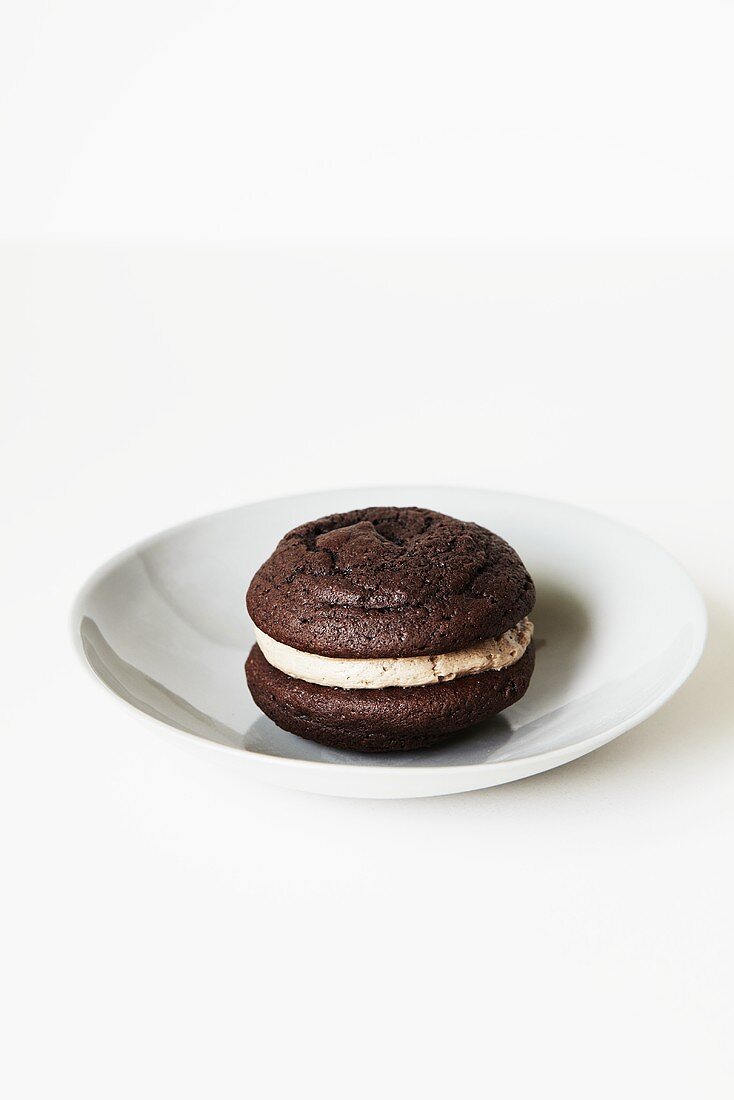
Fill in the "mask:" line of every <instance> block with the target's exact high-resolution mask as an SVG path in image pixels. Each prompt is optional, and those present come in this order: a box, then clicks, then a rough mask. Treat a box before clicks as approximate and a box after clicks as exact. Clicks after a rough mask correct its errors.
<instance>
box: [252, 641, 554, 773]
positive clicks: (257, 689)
mask: <svg viewBox="0 0 734 1100" xmlns="http://www.w3.org/2000/svg"><path fill="white" fill-rule="evenodd" d="M534 662H535V650H534V647H533V645H532V643H531V645H530V646H529V647H528V649H527V650H526V651H525V654H524V656H523V657H521V658H520V660H519V661H517V662H516V663H515V664H514V665H509V666H508V667H507V668H503V669H501V670H500V671H499V672H494V671H490V672H480V673H478V674H476V675H474V676H463V677H461V678H460V679H458V680H450V681H448V682H446V683H443V684H427V685H426V686H425V687H412V688H399V687H398V688H380V689H369V688H365V689H362V688H357V689H352V690H345V689H344V688H333V687H321V686H320V685H318V684H309V683H307V682H306V681H305V680H295V679H293V678H292V677H290V676H286V675H285V673H284V672H280V670H279V669H277V668H273V666H272V665H270V664H268V662H267V661H266V660H265V658H264V657H263V655H262V653H261V651H260V649H259V648H258V646H253V647H252V649H251V650H250V655H249V657H248V658H247V663H246V665H245V671H246V673H247V682H248V684H249V687H250V691H251V692H252V697H253V699H254V700H255V702H256V703H257V705H258V706H259V707H260V709H261V710H263V711H264V712H265V713H266V714H267V715H268V717H269V718H272V720H273V721H274V722H275V723H276V724H277V725H278V726H280V727H281V728H282V729H285V730H290V731H291V733H297V734H298V735H299V736H300V737H305V738H307V739H308V740H309V741H319V742H320V743H321V744H322V745H329V746H330V747H332V748H343V749H356V750H359V751H360V752H388V751H391V750H396V749H420V748H427V747H428V746H429V745H435V744H437V743H438V742H439V741H443V740H445V738H447V737H449V736H450V735H451V734H452V733H456V732H458V731H459V730H463V729H466V728H467V727H468V726H472V725H474V724H475V723H477V722H481V721H483V720H484V719H486V718H489V717H490V716H491V715H493V714H497V713H498V712H499V711H501V710H504V709H505V707H509V706H511V705H512V704H513V703H515V702H517V700H518V699H520V698H521V696H523V695H524V694H525V691H526V690H527V686H528V684H529V682H530V676H531V674H532V671H533V664H534Z"/></svg>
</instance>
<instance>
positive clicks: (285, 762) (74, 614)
mask: <svg viewBox="0 0 734 1100" xmlns="http://www.w3.org/2000/svg"><path fill="white" fill-rule="evenodd" d="M416 489H419V490H421V492H432V491H436V492H449V493H451V492H457V493H483V494H490V495H492V496H501V497H506V498H508V499H514V500H522V501H528V502H531V501H532V502H535V503H537V504H544V505H551V506H554V507H558V508H561V509H568V510H569V511H573V512H577V513H580V514H582V515H584V516H590V517H592V518H594V519H597V520H601V521H602V522H603V523H605V524H609V525H611V526H613V527H616V528H617V529H618V530H622V531H624V532H625V533H626V534H627V535H632V536H633V537H634V538H636V539H638V540H640V541H642V542H644V543H647V544H648V546H652V547H654V548H655V550H656V551H657V552H658V553H660V554H662V555H664V556H665V557H666V558H668V560H669V561H670V562H671V563H672V564H673V565H674V566H675V568H676V569H677V571H678V573H679V574H680V578H681V580H682V581H683V583H684V584H685V585H686V586H687V587H688V590H689V594H690V596H691V597H692V606H693V607H694V609H695V620H694V637H693V641H692V646H691V651H690V654H689V657H688V660H687V662H686V663H685V664H684V665H683V666H682V667H681V670H680V671H679V673H678V675H677V676H676V677H674V678H673V680H672V681H671V682H670V684H668V685H666V686H665V687H664V688H663V689H662V690H661V691H660V692H659V693H658V695H656V696H655V698H654V699H653V700H651V701H650V702H648V703H647V704H645V706H643V707H640V709H639V710H637V711H635V712H634V713H633V714H632V715H629V716H628V717H627V718H625V719H623V720H622V721H621V722H618V723H617V724H616V725H614V726H611V727H610V728H609V729H605V730H604V731H602V732H601V733H595V734H592V735H591V736H590V737H588V738H585V739H583V740H581V741H576V742H574V744H573V745H571V746H563V747H560V748H554V749H546V750H545V751H543V752H539V753H532V754H530V755H528V756H522V757H519V758H518V759H513V760H497V761H483V762H478V763H477V762H475V763H470V764H439V765H435V766H433V767H430V768H429V767H426V766H424V765H421V764H408V765H405V766H401V767H399V768H395V767H392V766H391V765H388V764H379V763H373V764H351V763H342V762H338V761H329V760H307V759H302V758H299V757H289V756H273V755H271V754H270V753H260V752H258V753H255V752H252V751H250V750H248V749H247V748H236V747H235V746H234V745H226V744H222V743H221V742H218V741H210V740H208V739H207V738H204V737H200V736H199V735H198V734H195V733H191V732H190V731H189V730H185V729H182V728H181V727H180V726H177V725H176V724H175V723H172V722H166V721H164V720H163V719H161V718H157V717H155V716H154V715H151V714H147V713H146V712H145V711H143V710H141V709H140V708H139V707H137V706H135V705H134V704H132V703H129V702H128V701H127V700H126V699H123V698H122V696H121V695H119V694H118V693H117V692H116V691H115V690H114V688H112V687H111V686H110V684H108V683H107V682H106V681H105V680H104V679H102V677H101V676H99V675H98V674H97V672H95V670H94V668H93V667H92V665H91V663H90V662H89V659H88V657H87V655H86V652H85V649H84V642H83V638H82V634H81V630H80V624H81V621H82V618H83V615H82V608H83V605H84V602H85V599H86V598H87V597H88V595H89V593H90V592H91V591H92V590H93V589H94V588H95V586H97V585H98V584H99V583H100V582H101V581H102V580H103V579H104V577H105V576H106V575H107V574H108V573H110V572H111V571H112V570H113V569H114V568H115V567H116V566H118V565H119V564H121V563H122V562H124V561H125V560H127V559H128V558H129V557H130V556H131V555H132V554H133V553H138V552H140V551H141V550H144V549H145V548H146V547H148V546H150V545H151V544H152V543H154V542H157V541H158V540H159V539H162V538H165V537H166V536H169V535H172V534H174V533H177V532H181V531H184V530H186V529H187V528H188V527H193V526H194V525H196V524H199V523H205V522H206V521H207V520H210V519H214V518H215V517H219V516H225V515H228V514H229V513H231V512H239V511H241V510H242V509H245V508H254V507H257V506H258V505H262V504H270V503H281V504H286V503H288V502H290V501H296V500H305V499H308V498H309V497H318V496H323V495H325V494H329V493H334V494H336V493H345V492H360V493H365V492H369V493H372V492H382V491H383V490H384V491H390V492H393V493H395V492H402V491H412V490H416ZM69 627H70V633H71V642H72V645H73V648H74V651H75V653H76V654H77V656H78V658H79V660H80V662H81V664H82V665H83V666H84V668H85V669H86V671H87V673H88V675H89V676H91V678H92V679H93V680H94V682H95V683H96V684H97V685H99V687H101V688H102V689H103V690H104V691H105V693H106V694H107V695H108V696H110V695H111V696H113V697H114V698H115V699H117V701H118V703H119V704H120V705H121V706H123V707H125V708H126V710H129V711H132V713H133V714H134V715H136V716H137V717H138V718H139V719H141V720H143V721H145V722H146V723H151V724H152V725H154V726H155V728H156V729H158V730H159V731H161V732H162V731H173V732H174V733H175V734H176V735H178V736H183V737H186V738H187V739H189V740H190V741H191V742H194V743H195V744H196V745H197V747H202V746H208V747H209V748H212V749H218V750H220V751H224V752H225V753H227V754H233V756H234V758H240V759H246V760H247V761H248V762H250V763H252V764H253V765H255V766H257V765H259V764H262V765H264V764H267V765H269V766H272V765H274V766H276V767H278V768H280V769H282V770H287V769H291V770H293V769H295V770H298V771H301V770H305V771H314V770H316V771H323V770H324V769H327V770H328V771H329V772H330V773H331V774H333V773H335V772H342V773H347V774H349V775H352V776H354V775H373V776H377V775H379V776H380V777H381V778H385V777H386V776H388V775H390V776H395V777H399V776H412V777H419V776H420V777H425V778H428V777H440V776H441V775H443V774H450V775H452V776H459V775H469V774H474V775H476V776H477V778H478V777H479V775H480V773H481V772H482V771H485V772H488V773H495V774H501V773H502V772H505V771H507V772H510V773H511V772H512V771H518V770H519V771H521V772H522V773H523V774H522V775H516V776H513V775H511V774H508V775H507V776H506V778H505V779H500V780H499V783H501V782H509V781H511V780H512V779H521V778H527V777H529V776H531V775H534V774H538V772H542V771H549V770H551V769H552V768H554V767H558V766H560V765H562V764H566V763H571V761H572V760H576V759H578V758H579V757H581V756H585V755H587V754H588V753H589V752H593V751H594V749H596V748H601V747H602V746H603V745H605V744H608V743H609V742H610V741H613V740H615V739H616V738H617V737H620V736H621V735H622V734H623V733H626V732H627V731H628V730H630V729H632V728H634V727H635V726H638V725H640V724H641V723H642V722H644V721H646V719H648V718H650V717H651V716H652V715H653V714H655V713H656V711H658V710H659V709H660V708H661V707H662V706H664V705H665V703H667V702H668V700H669V699H670V698H672V696H673V695H675V693H676V692H677V691H678V690H679V689H680V688H681V687H682V686H683V684H684V683H685V682H686V680H687V679H688V678H689V676H690V675H691V673H692V672H693V671H694V669H695V668H696V666H697V665H698V662H699V661H700V659H701V655H702V653H703V651H704V648H705V646H706V639H707V634H708V612H707V609H706V602H705V600H704V598H703V595H702V594H701V592H700V590H699V588H698V586H697V585H696V584H695V582H694V581H693V579H692V577H691V575H690V574H689V573H688V571H687V570H686V568H685V567H684V566H683V565H682V564H681V562H680V561H679V560H678V558H676V557H675V555H674V554H671V553H670V551H669V550H667V549H666V548H665V547H664V546H662V545H661V544H660V543H659V542H657V541H656V540H655V539H653V538H651V537H650V536H649V535H646V534H644V533H643V532H642V531H640V530H639V529H638V528H636V527H633V526H632V525H631V524H627V523H624V522H623V521H620V520H617V519H614V518H612V517H610V516H608V515H606V514H605V513H603V512H599V511H596V510H595V509H592V508H586V507H585V506H583V505H579V504H574V503H569V502H567V501H563V500H557V499H556V498H553V497H544V496H539V495H537V494H533V493H516V492H512V491H509V490H503V489H491V488H488V487H486V486H476V485H435V484H434V485H428V484H413V485H404V484H381V485H371V484H370V485H349V486H339V487H331V488H324V489H313V490H309V491H308V492H305V493H285V494H283V495H279V496H269V497H260V498H258V499H256V500H251V501H245V502H244V503H241V504H235V505H232V506H231V507H229V508H220V509H216V510H215V511H212V512H205V513H204V514H203V515H199V516H193V517H191V518H190V519H188V520H183V521H182V522H180V523H174V524H171V525H170V526H169V527H165V528H163V529H162V530H159V531H155V532H153V533H152V534H150V535H148V536H146V537H144V538H142V539H138V540H137V541H136V542H134V543H131V544H129V545H128V546H126V547H125V548H123V549H122V550H120V551H118V552H117V553H116V554H114V555H113V556H112V557H110V558H108V559H107V560H106V561H104V562H102V564H101V565H99V566H98V567H97V568H96V569H95V570H93V572H92V573H91V574H90V575H89V576H88V577H87V579H86V580H85V581H84V583H83V584H82V586H81V587H80V588H79V589H78V591H77V593H76V595H75V597H74V599H73V601H72V603H71V607H70V612H69ZM569 752H571V755H569ZM554 761H555V762H554ZM538 763H541V764H545V765H546V766H545V767H540V768H534V767H533V765H535V764H538ZM526 768H527V769H529V770H525V769H526ZM499 783H498V784H493V785H499ZM485 785H486V784H485Z"/></svg>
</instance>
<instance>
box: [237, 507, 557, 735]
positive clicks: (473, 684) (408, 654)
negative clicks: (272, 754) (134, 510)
mask: <svg viewBox="0 0 734 1100" xmlns="http://www.w3.org/2000/svg"><path fill="white" fill-rule="evenodd" d="M534 602H535V588H534V586H533V582H532V580H531V579H530V576H529V575H528V573H527V571H526V569H525V567H524V565H523V564H522V562H521V561H520V558H519V557H518V556H517V554H516V553H515V551H514V550H513V549H512V547H511V546H509V545H508V544H507V543H506V542H505V541H504V540H503V539H501V538H500V537H499V535H495V534H493V533H492V532H491V531H488V530H486V528H484V527H479V526H478V525H477V524H475V523H464V522H462V521H461V520H458V519H452V518H451V517H450V516H444V515H441V514H440V513H439V512H432V511H429V510H428V509H426V508H364V509H361V510H358V511H354V512H344V513H341V514H337V515H333V516H326V517H325V518H323V519H317V520H314V521H313V522H312V523H305V524H303V525H302V526H301V527H296V528H295V529H294V530H293V531H290V532H289V533H288V534H287V535H285V536H284V538H282V539H281V541H280V542H279V543H278V545H277V547H276V548H275V551H274V553H273V554H272V555H271V557H269V558H268V560H267V561H266V562H265V564H264V565H263V566H261V568H260V569H259V570H258V571H257V573H256V574H255V576H254V577H253V579H252V583H251V584H250V587H249V590H248V592H247V609H248V611H249V613H250V617H251V619H252V621H253V623H254V625H255V636H256V644H255V645H254V646H253V648H252V650H251V652H250V655H249V657H248V658H247V664H246V666H245V669H246V673H247V682H248V684H249V687H250V691H251V692H252V695H253V698H254V700H255V702H256V703H257V705H258V706H259V707H260V709H261V710H263V711H264V712H265V713H266V714H267V715H268V717H270V718H272V720H273V721H274V722H275V723H276V724H277V725H279V726H281V727H282V728H283V729H286V730H290V731H291V733H297V734H299V736H301V737H306V738H308V739H309V740H311V741H319V742H321V743H322V744H324V745H330V746H332V747H335V748H349V749H358V750H360V751H363V752H383V751H388V750H394V749H417V748H424V747H427V746H429V745H434V744H436V743H437V742H439V741H442V740H443V739H444V738H446V737H448V736H449V735H450V734H452V733H456V732H457V731H458V730H463V729H465V728H466V727H468V726H471V725H474V724H475V723H476V722H480V721H482V720H483V719H485V718H488V717H489V716H490V715H492V714H497V713H498V712H499V711H501V710H504V709H505V708H506V707H509V706H510V705H511V704H512V703H514V702H516V701H517V700H518V699H520V698H521V696H522V695H523V694H524V693H525V691H526V690H527V686H528V683H529V682H530V676H531V674H532V671H533V663H534V656H535V655H534V649H533V642H532V638H533V626H532V623H531V622H530V621H529V619H528V618H527V615H528V613H529V612H530V610H531V609H532V606H533V604H534Z"/></svg>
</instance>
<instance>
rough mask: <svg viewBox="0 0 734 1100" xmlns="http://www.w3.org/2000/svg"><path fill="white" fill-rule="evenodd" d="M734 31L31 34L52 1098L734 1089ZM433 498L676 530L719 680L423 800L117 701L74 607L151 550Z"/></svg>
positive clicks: (37, 756) (88, 17)
mask: <svg viewBox="0 0 734 1100" xmlns="http://www.w3.org/2000/svg"><path fill="white" fill-rule="evenodd" d="M733 30H734V10H733V9H732V7H731V5H729V4H724V3H714V2H712V0H704V2H701V3H697V4H695V5H694V4H690V3H689V4H676V3H665V4H663V3H653V2H650V0H642V2H639V0H638V2H636V3H620V4H615V5H606V6H604V5H593V4H592V5H589V4H585V3H578V4H573V3H568V2H566V3H563V2H562V3H560V4H553V5H547V4H539V3H538V4H532V3H519V4H512V5H510V4H506V5H499V4H469V3H454V4H451V5H449V4H415V3H407V2H405V0H403V2H400V0H398V2H394V0H393V2H392V3H389V4H388V3H385V4H382V3H376V4H371V5H369V6H367V5H357V4H355V3H349V2H348V3H344V2H342V3H333V4H327V3H319V2H316V3H310V4H296V3H292V4H288V3H278V2H275V3H271V4H260V5H255V4H249V3H243V4H224V3H217V2H214V3H208V4H203V3H194V2H189V3H186V2H179V3H176V4H173V3H162V2H155V0H154V2H152V3H151V2H146V3H130V4H126V5H110V4H104V3H102V4H100V3H73V2H71V0H67V2H62V3H59V4H42V3H39V2H37V0H34V2H26V3H23V4H21V3H19V2H17V3H16V2H11V3H9V4H6V5H5V6H4V8H3V31H2V33H1V34H0V166H1V170H0V239H1V241H2V245H1V249H2V251H1V252H0V322H1V323H0V363H1V365H2V376H3V387H4V396H3V401H2V411H3V421H4V423H3V433H2V441H1V444H0V445H1V447H2V475H3V481H4V482H5V498H6V502H7V503H6V506H5V510H4V511H5V520H6V523H5V525H4V526H5V536H4V538H3V540H2V556H3V566H4V568H3V578H4V599H3V625H4V630H3V637H2V642H3V649H4V654H3V661H2V665H3V669H4V672H5V673H6V676H5V677H4V679H5V686H4V690H3V692H2V696H1V697H0V698H1V705H2V711H3V719H4V721H3V736H2V743H1V744H2V748H1V751H2V760H1V761H0V815H1V816H2V837H3V856H2V858H3V865H2V880H1V881H2V887H3V893H4V901H3V902H2V907H1V909H0V923H1V924H2V933H3V934H2V940H1V941H0V943H1V947H2V952H3V954H4V955H5V960H4V963H5V965H4V971H3V973H4V976H3V978H2V982H1V984H0V1006H1V1007H2V1008H4V1009H5V1012H6V1019H5V1021H4V1023H3V1026H2V1034H3V1038H4V1045H5V1046H6V1053H5V1055H4V1057H3V1060H2V1064H0V1080H2V1082H3V1084H4V1085H5V1088H4V1093H5V1095H7V1096H8V1097H10V1098H11V1100H16V1098H26V1097H33V1098H35V1097H42V1098H44V1100H45V1098H47V1097H60V1096H67V1095H68V1096H73V1097H75V1098H83V1100H86V1098H95V1100H96V1098H98V1097H110V1098H117V1097H125V1098H127V1097H132V1096H135V1097H146V1098H147V1097H155V1098H159V1097H162V1096H176V1097H202V1096H206V1097H234V1096H237V1097H239V1096H244V1095H249V1096H253V1097H258V1098H259V1097H269V1096H276V1095H278V1096H280V1095H283V1096H289V1095H302V1094H304V1093H305V1094H306V1095H308V1094H309V1093H312V1092H314V1093H316V1094H318V1095H320V1096H322V1097H346V1096H350V1097H351V1096H356V1097H361V1096H375V1095H406V1096H412V1095H416V1096H433V1095H437V1096H438V1095H441V1096H475V1095H484V1094H486V1093H490V1092H492V1093H493V1094H495V1095H497V1096H500V1097H503V1098H504V1097H526V1096H527V1097H535V1096H538V1095H543V1096H545V1095H548V1094H549V1093H551V1094H552V1092H553V1091H554V1090H555V1089H556V1088H559V1089H560V1090H561V1091H562V1094H563V1095H565V1096H574V1097H576V1096H578V1097H588V1096H590V1095H594V1096H603V1097H606V1096H615V1097H616V1096H619V1095H628V1096H650V1095H660V1096H668V1097H669V1096H685V1097H690V1096H705V1097H713V1098H718V1097H725V1096H726V1097H728V1096H730V1095H731V1081H732V1070H733V1069H734V1066H732V1053H731V1052H732V1043H731V1033H732V1026H733V1025H734V1015H733V1013H732V981H733V979H734V953H733V948H732V933H731V929H732V926H733V925H734V904H733V902H732V874H731V867H732V843H733V842H734V737H733V733H734V730H733V728H732V712H733V709H734V700H733V698H732V694H733V689H732V683H733V679H732V674H731V667H730V665H731V654H732V646H733V644H734V585H733V584H732V576H731V569H732V566H731V562H732V553H733V552H734V531H733V528H732V519H731V490H730V481H731V472H732V457H733V455H732V445H731V427H730V421H731V396H732V395H731V383H730V377H731V371H732V365H733V359H734V334H733V331H732V325H731V303H732V294H733V293H734V203H732V194H734V148H733V145H732V135H731V108H732V94H733V93H734V77H733V74H732V66H731V51H732V31H733ZM410 481H415V482H423V483H439V484H440V483H444V484H452V483H453V484H467V485H477V486H487V487H491V488H497V489H509V490H518V491H527V492H532V493H536V494H541V495H548V496H552V497H556V498H559V499H564V500H568V501H572V502H575V503H578V504H581V505H587V506H590V507H593V508H596V509H598V510H601V511H605V512H607V513H609V514H611V515H613V516H615V517H617V518H619V519H621V520H623V521H626V522H629V523H632V524H634V525H636V526H638V527H639V528H641V529H642V530H643V531H645V532H646V533H648V534H649V535H651V536H653V537H654V538H656V539H658V540H659V541H660V542H662V543H663V544H664V545H665V546H666V547H667V548H668V549H670V550H671V552H672V553H673V554H675V555H676V556H677V557H678V558H679V559H680V560H681V561H682V562H683V563H684V565H685V566H686V567H687V568H688V569H689V570H690V572H691V574H692V575H693V577H694V579H695V580H696V581H697V583H698V584H699V585H700V587H701V589H702V591H703V593H704V596H705V598H706V601H707V604H708V607H709V613H710V619H711V630H710V639H709V645H708V648H707V651H706V653H705V654H704V657H703V660H702V663H701V665H700V667H699V669H698V670H697V672H696V673H695V674H694V676H693V677H692V679H691V680H690V681H689V682H688V683H687V684H686V685H685V687H684V688H683V689H682V690H681V691H680V693H679V694H678V695H677V696H676V697H675V698H674V699H673V700H672V701H671V702H670V703H669V704H668V705H667V706H666V707H665V708H664V709H663V710H662V711H660V712H659V713H658V714H657V715H655V716H654V717H653V718H652V719H650V720H649V721H647V722H646V723H644V725H643V726H641V727H639V728H638V729H636V730H634V731H632V732H630V733H629V734H627V735H626V736H625V737H624V738H622V739H621V740H619V741H617V742H615V743H613V744H612V745H609V746H608V747H606V748H605V749H602V750H600V751H599V752H597V753H594V754H593V755H592V756H590V757H587V758H584V759H582V760H580V761H578V762H576V763H574V764H571V765H569V766H567V767H565V768H562V769H559V770H558V771H555V772H550V773H547V774H545V775H542V776H538V777H535V778H533V779H529V780H525V781H523V782H521V783H517V784H513V785H509V786H507V787H502V788H495V789H493V790H490V791H486V792H478V793H474V794H468V795H461V796H454V797H449V798H443V799H430V800H417V801H412V802H392V803H391V802H369V801H365V802H359V801H350V800H338V799H333V800H332V799H327V798H320V797H316V796H309V795H304V794H298V793H295V792H288V791H282V790H277V789H274V788H268V787H264V786H258V785H256V784H254V783H252V784H249V783H248V782H247V781H246V779H245V778H244V777H243V775H242V773H241V772H240V771H239V770H238V771H237V772H236V773H232V772H230V770H229V769H228V768H227V767H226V766H223V765H222V764H221V763H220V761H219V757H217V759H216V762H215V761H214V759H213V760H212V764H211V766H206V765H204V764H202V761H201V759H200V757H199V756H198V755H196V756H194V755H189V753H188V752H187V751H186V748H185V744H184V742H183V740H182V744H181V747H180V749H179V748H178V746H172V744H171V743H170V740H168V739H165V740H164V739H162V738H158V737H157V736H156V734H155V733H154V732H153V731H152V730H151V729H150V728H149V727H147V726H143V725H141V724H138V723H137V722H136V721H134V720H133V718H132V716H128V715H127V714H126V713H125V711H124V710H123V709H122V708H119V707H118V706H116V705H115V704H114V702H113V701H112V700H111V699H109V698H108V697H106V696H105V695H104V694H103V692H101V691H97V690H95V688H94V685H93V684H92V683H91V682H90V681H89V679H88V677H87V676H86V674H85V673H84V671H83V670H82V669H81V667H79V665H78V662H77V659H76V657H75V655H74V654H73V653H72V651H71V646H70V642H69V637H68V627H67V614H68V609H69V606H70V604H71V601H72V599H73V596H74V594H75V592H76V590H77V588H78V587H79V586H80V585H81V583H82V582H83V581H84V579H85V577H86V575H87V574H88V573H89V572H90V571H91V570H92V569H93V568H94V567H95V566H96V565H97V564H99V562H100V561H102V560H104V559H105V558H107V557H109V556H110V555H112V554H113V553H115V552H116V551H117V550H119V549H120V548H122V547H123V546H125V545H127V544H129V543H131V542H133V541H134V540H136V539H138V538H141V537H143V536H145V535H147V534H150V533H152V532H154V531H155V530H157V529H159V528H162V527H165V526H168V525H170V524H173V523H176V522H178V521H179V520H184V519H187V518H189V517H191V516H194V515H196V514H198V513H201V512H205V511H211V510H214V509H217V508H222V507H228V506H232V505H235V504H238V503H242V502H245V501H248V500H254V499H257V498H261V497H264V496H269V495H273V494H282V493H290V492H296V491H299V490H304V491H305V490H310V489H315V488H326V487H330V486H344V485H350V484H370V483H372V484H380V483H383V484H386V485H389V484H390V483H391V482H392V483H398V482H400V483H406V482H410ZM388 498H389V490H386V500H388ZM644 629H645V624H644V622H641V623H640V630H644ZM630 644H631V645H634V638H630Z"/></svg>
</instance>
